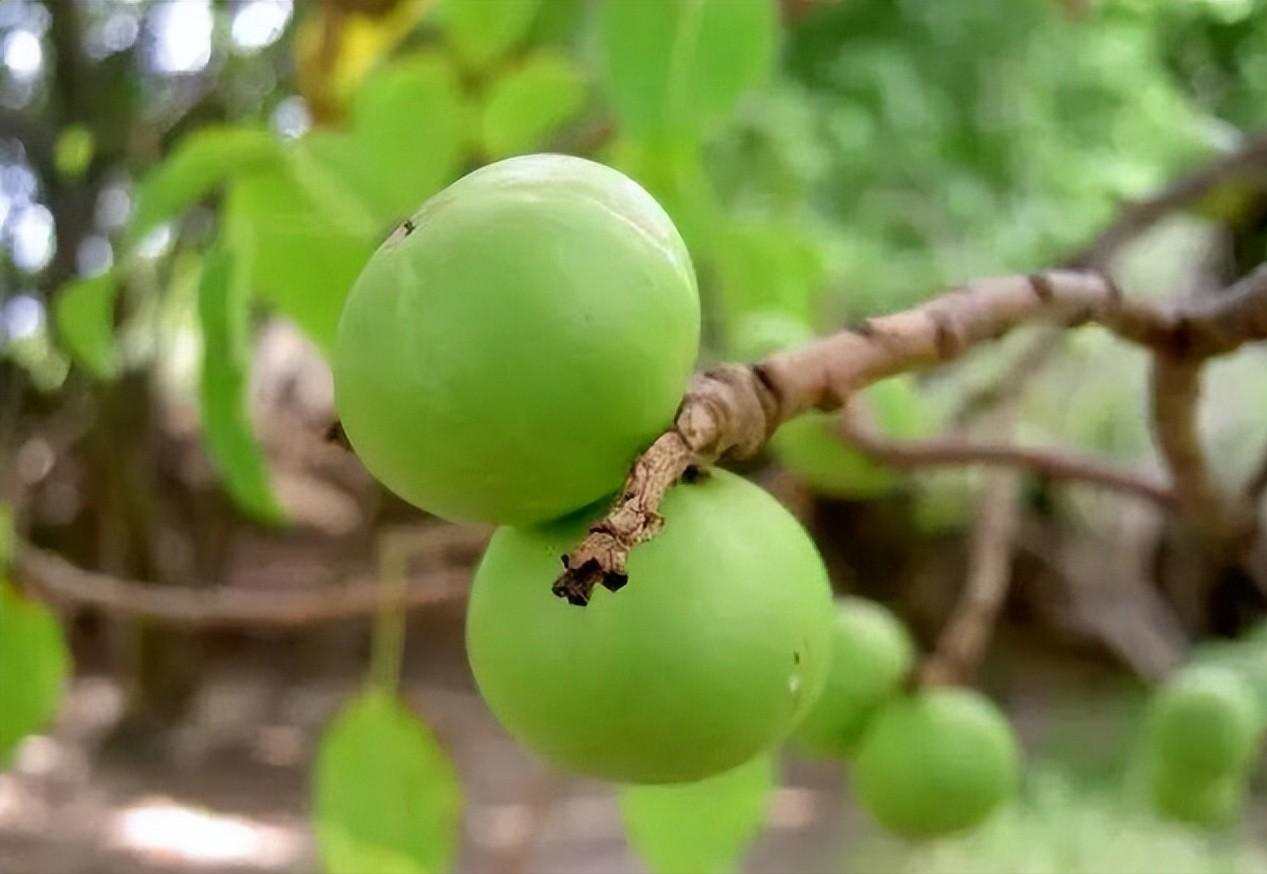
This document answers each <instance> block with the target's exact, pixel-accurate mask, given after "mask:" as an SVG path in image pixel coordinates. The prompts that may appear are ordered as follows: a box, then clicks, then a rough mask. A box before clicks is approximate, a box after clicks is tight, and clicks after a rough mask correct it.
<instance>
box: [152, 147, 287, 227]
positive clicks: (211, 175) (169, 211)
mask: <svg viewBox="0 0 1267 874" xmlns="http://www.w3.org/2000/svg"><path fill="white" fill-rule="evenodd" d="M279 155H280V152H279V144H278V142H277V139H276V138H275V137H274V136H273V135H272V134H271V133H269V132H268V131H266V130H262V129H259V128H253V127H224V126H207V127H203V128H200V129H198V130H197V131H194V132H193V133H191V134H189V135H188V136H186V137H184V138H183V139H182V140H181V142H180V145H179V146H177V147H176V149H175V150H174V151H173V152H172V153H171V154H170V155H169V156H168V157H167V158H166V159H164V160H163V162H162V163H161V164H159V165H157V166H156V167H155V168H154V169H153V170H151V171H150V172H149V173H148V174H147V175H146V176H145V178H144V179H142V180H141V183H140V185H139V186H137V192H136V212H135V213H134V214H133V216H132V225H131V227H130V228H129V229H128V241H129V244H135V243H136V242H137V241H139V240H141V239H142V238H143V237H144V236H145V235H146V234H148V233H149V232H150V231H152V230H153V229H154V228H155V227H157V226H158V225H160V224H162V223H163V222H165V221H167V220H168V219H170V218H172V217H173V216H175V215H177V214H179V213H181V212H183V211H184V210H186V209H188V208H189V207H190V206H192V205H193V204H195V203H197V202H198V201H199V200H201V199H202V198H204V197H206V196H207V195H208V194H210V193H211V191H212V190H213V189H215V188H216V187H217V186H218V185H221V184H222V183H223V182H224V181H225V180H226V179H228V178H229V177H231V176H233V175H235V174H238V173H242V172H247V171H251V170H255V169H259V168H260V167H266V166H268V165H270V164H272V163H274V162H276V161H277V160H278V158H279Z"/></svg>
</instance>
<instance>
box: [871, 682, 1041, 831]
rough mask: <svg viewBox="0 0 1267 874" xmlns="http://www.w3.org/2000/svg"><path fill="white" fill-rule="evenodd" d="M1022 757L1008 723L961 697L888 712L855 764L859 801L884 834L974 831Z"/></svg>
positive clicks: (930, 695) (905, 701)
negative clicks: (882, 829)
mask: <svg viewBox="0 0 1267 874" xmlns="http://www.w3.org/2000/svg"><path fill="white" fill-rule="evenodd" d="M1019 759H1020V752H1019V749H1018V745H1017V742H1016V738H1015V736H1014V735H1013V733H1012V728H1011V726H1010V725H1009V724H1008V722H1007V719H1006V717H1004V716H1003V714H1002V713H1000V712H999V710H998V708H997V707H995V706H994V704H993V703H991V702H990V700H989V699H987V698H985V697H984V696H982V695H980V694H978V693H976V692H972V691H969V690H966V689H931V690H928V691H924V692H920V693H918V694H916V695H913V696H911V697H909V698H902V699H898V700H895V701H893V702H892V703H890V704H888V705H886V706H885V707H884V709H883V710H881V711H880V712H879V713H878V714H876V716H875V719H874V720H873V721H872V722H871V724H870V725H868V726H867V730H866V733H865V734H864V735H863V737H862V743H861V744H860V745H859V747H858V755H857V759H856V760H855V769H854V777H855V783H854V785H855V790H856V792H857V795H858V801H859V803H860V804H861V805H862V807H863V808H865V809H866V810H867V811H868V812H869V813H870V814H871V815H872V816H874V817H875V818H876V820H878V821H879V822H880V824H881V825H883V826H884V827H885V828H887V829H889V830H890V831H894V832H897V833H899V834H903V835H906V836H908V837H918V838H931V837H937V836H940V835H946V834H951V833H954V832H958V831H962V830H964V829H968V828H971V827H973V826H976V825H979V824H980V823H982V822H983V821H985V819H986V818H987V817H988V816H989V815H990V814H991V813H993V812H994V810H995V809H996V808H998V807H999V805H1001V804H1002V803H1003V802H1004V801H1005V800H1006V799H1007V798H1008V797H1009V796H1010V795H1011V794H1012V793H1013V791H1014V790H1015V788H1016V784H1017V779H1018V771H1019Z"/></svg>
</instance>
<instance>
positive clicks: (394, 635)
mask: <svg viewBox="0 0 1267 874" xmlns="http://www.w3.org/2000/svg"><path fill="white" fill-rule="evenodd" d="M409 543H410V542H409V540H408V539H407V538H405V537H402V536H400V535H399V534H398V533H397V532H394V531H388V532H386V533H384V534H383V535H382V536H381V537H380V538H379V545H378V576H379V592H380V596H381V598H382V600H381V602H380V605H379V608H378V613H377V615H376V616H375V619H374V631H373V637H372V639H371V641H370V669H369V681H370V684H371V685H374V686H377V687H378V688H379V689H381V690H382V691H383V692H386V693H388V694H389V695H394V694H395V693H396V690H397V689H398V688H399V686H400V666H401V662H402V660H403V658H404V652H405V607H404V599H403V597H402V595H403V593H404V590H405V573H406V570H407V565H408V556H409Z"/></svg>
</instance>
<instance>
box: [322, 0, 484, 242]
mask: <svg viewBox="0 0 1267 874" xmlns="http://www.w3.org/2000/svg"><path fill="white" fill-rule="evenodd" d="M480 5H483V4H480ZM489 5H493V6H496V5H497V4H496V3H490V4H489ZM466 125H467V110H466V107H465V106H464V100H463V96H462V89H461V86H460V83H459V82H458V75H457V71H456V70H454V69H453V66H452V64H450V63H449V61H448V60H447V59H446V58H444V57H443V56H442V55H438V54H434V53H419V54H415V55H413V56H410V57H408V58H404V59H402V60H400V61H397V62H395V63H393V64H391V65H390V66H387V67H384V68H383V69H381V70H379V71H378V72H376V73H375V74H374V75H372V76H371V77H370V78H369V79H368V80H366V82H365V84H364V85H363V86H362V87H361V88H360V90H359V91H358V93H357V95H356V98H355V100H354V102H353V104H352V109H351V130H350V142H349V145H348V146H345V149H349V148H350V150H351V152H350V153H349V152H347V151H345V154H344V156H343V160H342V161H336V162H335V163H336V164H337V165H338V166H340V167H341V168H342V170H343V171H344V172H345V173H346V174H347V175H346V178H347V179H348V180H349V181H350V182H351V184H352V185H353V186H355V188H356V190H357V191H358V192H359V193H360V194H361V196H362V197H363V198H364V200H365V202H366V203H367V204H368V205H369V207H370V209H371V211H372V212H373V214H374V215H375V217H376V218H377V219H378V220H379V221H380V222H381V223H383V224H384V225H395V224H397V223H399V222H400V221H402V220H404V219H405V218H407V217H408V216H409V215H410V214H411V213H412V212H413V211H414V210H415V209H416V208H417V207H418V205H419V204H421V203H422V201H423V200H424V199H426V198H427V197H429V196H430V195H432V194H434V193H435V192H437V191H439V190H440V189H441V188H443V187H444V186H445V185H446V184H448V183H449V182H450V181H452V179H453V178H454V177H455V176H456V175H457V173H458V171H459V169H460V168H461V163H462V158H463V145H464V143H465V140H466ZM349 158H350V159H351V160H350V162H349Z"/></svg>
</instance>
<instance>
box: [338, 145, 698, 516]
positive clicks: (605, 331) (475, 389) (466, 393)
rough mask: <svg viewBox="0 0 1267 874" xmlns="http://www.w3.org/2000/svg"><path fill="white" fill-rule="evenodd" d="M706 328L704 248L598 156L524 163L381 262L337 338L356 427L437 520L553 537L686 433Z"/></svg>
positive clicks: (441, 204) (473, 179)
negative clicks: (676, 418) (702, 326)
mask: <svg viewBox="0 0 1267 874" xmlns="http://www.w3.org/2000/svg"><path fill="white" fill-rule="evenodd" d="M699 319H700V316H699V297H698V293H697V291H696V287H695V277H694V273H693V271H692V269H691V263H690V259H689V257H688V255H687V252H686V248H685V246H684V245H683V243H682V240H681V238H680V237H679V236H678V233H677V231H676V230H675V229H674V227H673V224H672V222H671V221H670V220H669V217H668V216H667V215H666V214H665V213H664V211H663V210H662V209H661V208H660V207H659V205H657V204H656V202H655V201H654V200H653V199H652V198H651V196H650V195H649V194H647V193H646V192H645V191H643V190H642V189H641V188H639V187H638V186H637V185H636V184H635V183H634V182H632V181H631V180H629V179H628V178H626V177H625V176H623V175H621V174H620V173H618V172H616V171H615V170H612V169H610V168H607V167H604V166H602V165H600V164H595V163H593V162H590V161H586V160H583V159H581V158H572V157H565V156H561V155H531V156H526V157H520V158H511V159H509V160H505V161H501V162H499V163H496V164H492V165H489V166H487V167H484V168H482V169H480V170H477V171H475V172H474V173H471V174H470V175H468V176H466V177H464V178H462V179H460V180H458V181H457V182H455V183H454V184H453V185H451V186H449V187H448V188H447V189H445V190H444V191H442V192H440V193H439V194H437V195H436V196H435V197H433V198H431V199H430V200H428V201H427V202H426V203H424V204H423V205H422V207H421V209H419V210H418V212H417V213H415V214H414V216H413V218H412V219H410V220H409V221H408V222H406V223H405V224H404V225H402V226H401V228H399V229H398V230H397V231H396V233H394V234H393V235H392V236H391V238H390V239H388V240H387V242H385V243H384V244H383V245H382V247H380V248H379V250H378V251H377V252H376V253H375V254H374V255H373V257H372V258H371V259H370V261H369V263H368V264H367V265H366V267H365V269H364V271H363V272H362V273H361V276H360V278H359V279H358V280H357V282H356V284H355V286H354V287H353V288H352V291H351V292H350V294H349V296H348V299H347V302H346V304H345V305H344V309H343V314H342V317H341V319H340V322H339V331H338V336H337V339H336V343H335V351H334V375H335V390H336V399H337V402H338V409H339V415H340V418H341V419H342V422H343V426H344V429H345V430H346V431H347V434H348V437H349V439H350V440H351V442H352V445H353V446H354V447H355V449H356V451H357V453H358V454H359V455H360V457H361V459H362V460H363V461H364V462H365V464H366V466H367V467H368V468H369V469H370V471H371V472H372V473H373V474H374V475H375V476H376V477H378V478H379V479H381V480H382V481H383V482H384V483H385V484H386V485H387V486H388V487H389V488H391V489H392V490H393V491H395V492H397V493H398V494H400V495H401V496H402V497H404V498H406V499H407V500H409V501H411V502H413V503H414V504H417V505H418V506H419V507H422V508H423V509H425V510H427V511H429V512H432V513H434V514H436V515H439V516H444V517H447V518H450V519H462V520H481V521H488V522H499V523H513V524H526V523H535V522H541V521H545V520H547V519H552V518H556V517H558V516H560V515H563V514H565V513H568V512H571V511H573V510H575V509H576V508H578V507H583V506H585V505H586V504H588V503H590V502H592V501H594V500H596V499H598V498H600V497H601V496H603V495H604V494H607V493H610V492H611V491H613V490H614V489H615V488H617V487H618V486H619V485H620V482H621V480H622V479H623V477H624V476H625V474H626V473H627V471H628V468H629V465H630V464H631V462H632V461H633V459H634V457H635V456H636V455H637V453H638V452H639V451H641V450H642V449H645V448H646V446H647V445H648V444H649V443H650V442H651V441H652V440H653V439H654V438H655V436H656V435H657V434H658V433H659V432H660V431H662V430H663V429H664V428H666V427H667V426H668V425H669V424H670V423H671V421H672V418H673V413H674V410H675V409H676V407H677V404H678V402H679V401H680V399H681V396H682V393H683V391H684V390H685V388H686V383H687V380H688V378H689V376H690V373H691V370H692V367H693V365H694V361H695V355H696V346H697V343H698V340H699Z"/></svg>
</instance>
